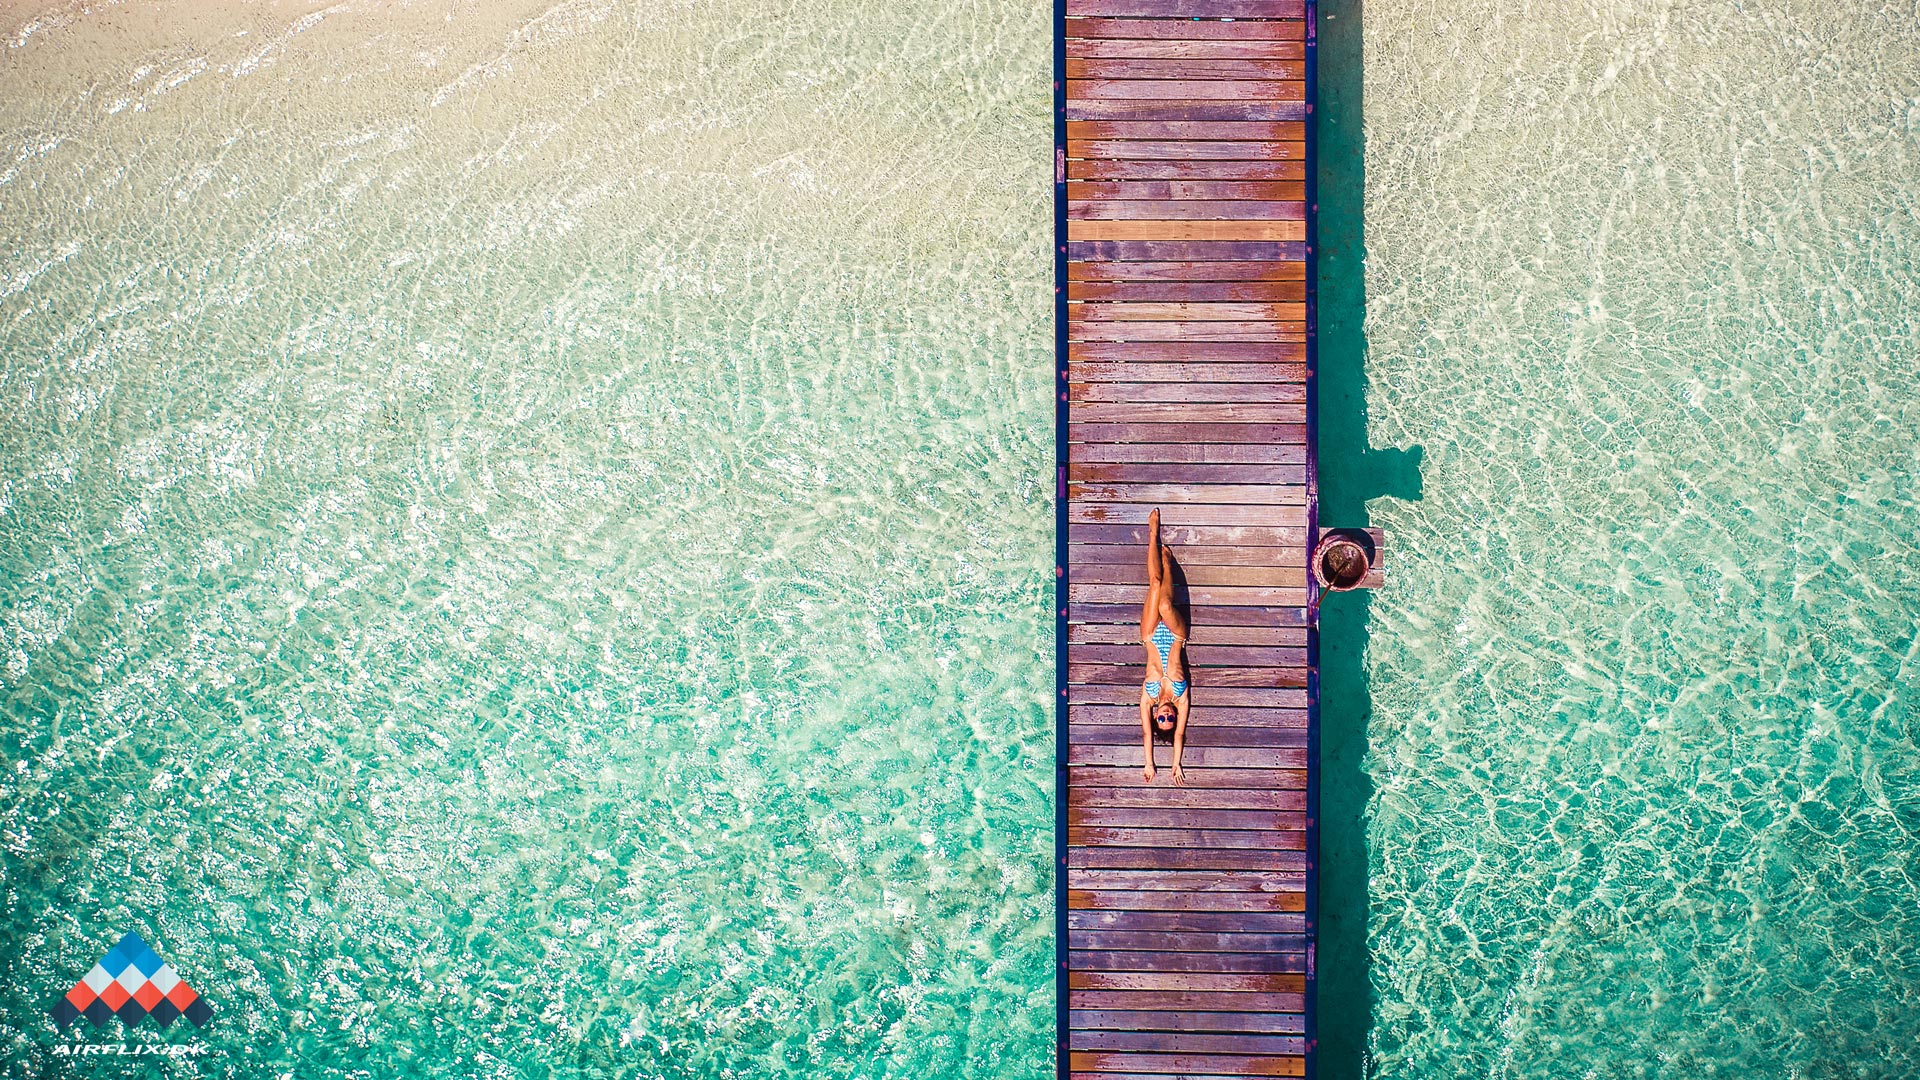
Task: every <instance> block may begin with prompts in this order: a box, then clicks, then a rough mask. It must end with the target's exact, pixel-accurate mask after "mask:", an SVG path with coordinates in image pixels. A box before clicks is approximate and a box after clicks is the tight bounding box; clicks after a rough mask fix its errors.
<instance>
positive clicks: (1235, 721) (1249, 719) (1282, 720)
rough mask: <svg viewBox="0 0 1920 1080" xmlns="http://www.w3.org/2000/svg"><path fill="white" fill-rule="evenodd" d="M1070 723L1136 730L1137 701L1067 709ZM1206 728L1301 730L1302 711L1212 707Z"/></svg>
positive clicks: (1243, 706)
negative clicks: (1123, 727) (1210, 726)
mask: <svg viewBox="0 0 1920 1080" xmlns="http://www.w3.org/2000/svg"><path fill="white" fill-rule="evenodd" d="M1067 715H1068V719H1069V723H1070V724H1076V725H1077V724H1101V725H1108V726H1116V727H1117V726H1126V727H1131V728H1133V729H1134V730H1136V731H1137V730H1138V729H1139V726H1140V715H1139V701H1138V700H1137V699H1136V700H1134V701H1129V702H1126V703H1124V704H1120V705H1076V706H1072V707H1070V708H1069V709H1068V710H1067ZM1207 716H1208V717H1209V718H1210V719H1209V720H1208V724H1209V725H1215V724H1217V725H1221V726H1223V727H1226V728H1229V729H1231V730H1235V731H1253V730H1264V729H1270V728H1287V729H1300V728H1305V727H1306V726H1307V725H1306V716H1305V710H1304V709H1279V708H1259V707H1254V706H1245V705H1236V706H1225V705H1221V706H1214V707H1211V708H1209V709H1208V710H1207Z"/></svg>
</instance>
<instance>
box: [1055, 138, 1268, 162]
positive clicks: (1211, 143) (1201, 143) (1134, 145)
mask: <svg viewBox="0 0 1920 1080" xmlns="http://www.w3.org/2000/svg"><path fill="white" fill-rule="evenodd" d="M1067 157H1069V158H1083V159H1093V158H1106V159H1111V160H1115V161H1300V160H1304V159H1305V158H1306V144H1305V143H1284V142H1266V141H1257V142H1247V141H1235V140H1231V139H1071V140H1068V142H1067Z"/></svg>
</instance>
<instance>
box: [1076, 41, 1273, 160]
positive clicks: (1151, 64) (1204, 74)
mask: <svg viewBox="0 0 1920 1080" xmlns="http://www.w3.org/2000/svg"><path fill="white" fill-rule="evenodd" d="M1306 75H1307V65H1306V63H1305V61H1304V60H1246V59H1223V58H1214V57H1206V58H1203V57H1198V56H1182V57H1177V58H1167V59H1163V58H1158V57H1154V58H1140V57H1128V58H1119V57H1078V56H1073V55H1072V54H1068V56H1067V78H1068V79H1069V80H1072V79H1234V80H1241V79H1255V80H1269V79H1283V80H1299V79H1304V78H1306ZM1067 138H1069V139H1071V138H1073V132H1071V131H1069V132H1067Z"/></svg>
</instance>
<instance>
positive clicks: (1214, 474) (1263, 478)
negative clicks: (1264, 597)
mask: <svg viewBox="0 0 1920 1080" xmlns="http://www.w3.org/2000/svg"><path fill="white" fill-rule="evenodd" d="M1093 385H1095V386H1100V385H1116V384H1101V383H1095V384H1093ZM1117 385H1120V386H1127V385H1131V384H1128V383H1119V384H1117ZM1156 385H1162V384H1156ZM1211 385H1214V384H1211V383H1189V384H1188V387H1189V388H1190V389H1192V388H1199V387H1205V386H1211ZM1227 385H1232V384H1231V383H1229V384H1227ZM1266 385H1267V386H1268V387H1270V388H1271V389H1272V391H1273V392H1274V393H1275V394H1276V395H1278V394H1281V393H1284V392H1285V390H1286V384H1285V383H1268V384H1266ZM1067 479H1068V480H1073V481H1082V482H1087V481H1091V482H1096V483H1097V482H1101V481H1108V482H1132V483H1147V482H1151V481H1181V480H1185V481H1189V482H1192V483H1206V484H1231V483H1246V484H1304V483H1306V480H1307V468H1306V466H1305V465H1302V464H1265V463H1261V464H1255V463H1237V462H1235V463H1228V464H1223V465H1214V464H1206V463H1193V462H1153V461H1142V462H1133V461H1112V462H1097V461H1096V462H1077V463H1072V464H1069V465H1068V466H1067ZM1123 552H1124V549H1122V548H1119V547H1115V548H1114V550H1113V552H1112V553H1111V554H1112V558H1113V560H1114V561H1117V562H1128V561H1137V560H1138V559H1139V557H1140V553H1139V552H1138V551H1135V552H1133V560H1129V559H1128V558H1127V556H1126V555H1125V554H1124V553H1123ZM1187 554H1190V553H1183V555H1187ZM1299 554H1300V557H1301V559H1304V558H1305V557H1306V554H1307V553H1306V551H1305V550H1302V551H1301V552H1300V553H1299ZM1087 555H1088V556H1090V557H1098V558H1100V559H1101V561H1105V558H1106V556H1107V555H1108V553H1107V552H1105V551H1089V552H1087ZM1191 557H1192V558H1194V559H1196V560H1198V561H1200V562H1204V563H1207V564H1208V565H1216V566H1217V565H1225V564H1234V563H1248V564H1251V565H1265V564H1267V563H1270V562H1272V561H1273V556H1271V555H1264V554H1259V553H1257V552H1250V551H1248V550H1247V549H1244V548H1230V547H1222V548H1207V549H1205V554H1202V555H1191Z"/></svg>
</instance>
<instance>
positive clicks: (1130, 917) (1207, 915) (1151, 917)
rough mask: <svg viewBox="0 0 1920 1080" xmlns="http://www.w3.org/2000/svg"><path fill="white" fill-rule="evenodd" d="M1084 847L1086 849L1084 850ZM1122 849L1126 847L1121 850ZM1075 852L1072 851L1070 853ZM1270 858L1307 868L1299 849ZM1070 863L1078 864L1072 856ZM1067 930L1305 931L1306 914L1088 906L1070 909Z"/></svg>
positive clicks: (1258, 932)
mask: <svg viewBox="0 0 1920 1080" xmlns="http://www.w3.org/2000/svg"><path fill="white" fill-rule="evenodd" d="M1083 850H1085V849H1083ZM1122 850H1123V852H1124V851H1125V850H1127V849H1122ZM1071 854H1072V852H1069V855H1071ZM1172 854H1174V855H1193V856H1205V855H1215V854H1229V855H1237V856H1258V855H1260V854H1261V853H1259V852H1247V851H1234V852H1204V851H1200V852H1173V853H1172ZM1266 854H1267V856H1268V857H1269V858H1276V859H1279V858H1290V859H1292V860H1293V861H1294V863H1295V865H1296V866H1297V867H1298V868H1299V869H1302V870H1304V869H1305V868H1306V859H1305V857H1304V855H1302V853H1300V852H1297V851H1276V852H1268V853H1266ZM1068 864H1069V865H1072V866H1078V865H1080V864H1079V863H1077V862H1074V861H1072V859H1071V858H1070V859H1069V861H1068ZM1067 929H1068V930H1070V931H1071V930H1142V931H1145V930H1181V931H1186V930H1211V931H1221V932H1229V931H1230V932H1233V933H1254V934H1303V933H1305V932H1306V930H1307V919H1306V916H1305V915H1303V914H1300V913H1298V912H1292V913H1289V912H1274V911H1264V912H1263V911H1120V910H1108V909H1094V908H1085V909H1081V910H1075V911H1068V912H1067Z"/></svg>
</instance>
